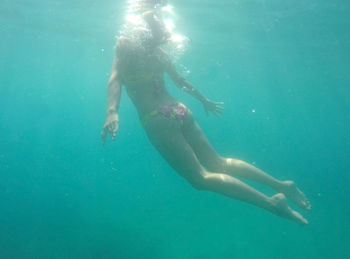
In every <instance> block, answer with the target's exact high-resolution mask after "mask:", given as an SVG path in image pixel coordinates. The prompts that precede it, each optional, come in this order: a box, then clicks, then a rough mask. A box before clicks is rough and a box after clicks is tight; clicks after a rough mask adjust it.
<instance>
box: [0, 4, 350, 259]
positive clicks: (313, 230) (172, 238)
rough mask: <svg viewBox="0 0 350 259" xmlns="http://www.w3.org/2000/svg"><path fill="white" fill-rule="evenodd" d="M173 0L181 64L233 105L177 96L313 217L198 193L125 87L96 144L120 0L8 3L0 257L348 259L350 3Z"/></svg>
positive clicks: (3, 43)
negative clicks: (148, 130) (164, 154)
mask: <svg viewBox="0 0 350 259" xmlns="http://www.w3.org/2000/svg"><path fill="white" fill-rule="evenodd" d="M172 4H173V5H174V7H175V13H176V15H177V16H176V17H177V18H176V24H177V27H178V30H179V31H181V32H182V33H183V34H185V35H187V36H188V37H189V38H190V39H191V44H190V48H189V49H188V51H187V52H186V53H185V55H183V56H182V57H181V58H180V60H179V61H178V67H179V69H180V70H182V71H184V70H186V68H187V69H189V70H190V73H189V75H188V79H189V80H190V81H191V82H192V83H193V84H194V85H195V86H196V87H197V88H198V89H200V90H201V91H202V92H203V93H204V94H205V95H207V96H208V97H210V98H212V99H214V100H218V101H224V102H225V113H224V115H223V116H222V117H221V118H219V119H218V118H215V117H213V116H211V117H206V116H205V113H204V111H203V109H202V107H201V105H200V104H199V103H198V102H197V101H196V100H194V99H191V98H190V97H188V96H185V95H184V93H181V92H179V91H178V90H177V89H176V88H175V87H174V86H173V85H172V84H171V83H170V82H169V85H168V88H169V90H170V92H171V93H173V94H174V95H175V96H176V97H178V98H179V99H180V100H182V101H183V102H185V103H186V105H187V106H189V107H190V108H191V110H192V111H193V113H194V115H195V118H196V119H197V121H198V122H199V124H200V125H201V127H202V129H203V130H204V131H205V133H206V135H207V136H208V138H209V139H210V140H211V141H212V143H213V145H214V146H215V148H216V149H217V150H218V151H219V152H220V153H221V154H223V155H231V156H234V157H238V158H240V159H244V160H246V161H248V162H251V163H254V164H255V165H256V166H258V167H259V168H262V169H264V170H266V171H267V172H269V173H271V174H272V175H274V176H276V177H278V178H281V179H293V180H295V181H296V182H297V183H298V185H299V186H300V188H301V189H302V190H303V191H304V192H305V193H306V195H307V196H308V198H309V200H310V201H311V203H312V211H311V212H308V213H304V212H303V215H305V217H306V218H307V219H308V220H309V222H310V224H309V226H307V227H301V226H299V225H297V224H295V223H292V222H289V221H286V220H284V219H280V218H278V217H276V216H274V215H271V214H269V213H267V212H265V211H262V210H261V209H258V208H255V207H253V206H251V205H247V204H243V203H241V202H238V201H233V200H230V199H228V198H223V197H221V196H219V195H216V194H213V193H208V192H198V191H196V190H194V189H192V188H191V186H190V185H189V184H188V183H187V182H185V181H184V180H183V179H182V178H181V177H179V176H178V175H177V174H176V173H175V172H174V171H173V170H172V169H171V168H170V167H169V166H168V165H167V164H166V163H165V162H164V161H163V160H162V158H161V157H160V156H159V155H158V153H157V152H156V151H155V150H154V149H153V147H152V146H151V145H150V144H149V142H148V140H147V138H146V136H145V133H144V132H143V130H142V128H141V126H140V125H139V122H138V118H137V115H136V111H135V109H134V108H133V106H132V104H131V102H130V100H129V98H128V97H127V96H126V94H125V92H124V95H123V96H122V102H121V106H120V130H119V132H118V136H117V138H116V140H115V142H114V143H111V142H108V143H107V145H106V146H105V147H102V145H101V140H100V137H99V134H100V131H101V129H102V126H103V123H104V120H105V109H106V84H107V80H108V75H109V72H110V67H111V63H112V58H113V44H114V42H115V35H117V34H118V30H119V28H120V26H121V24H122V22H123V14H124V11H125V8H124V7H125V3H124V1H112V0H105V1H92V0H85V1H68V0H57V1H43V0H41V1H39V0H30V1H25V0H2V1H1V2H0V33H1V38H0V205H1V208H0V258H170V259H172V258H205V259H206V258H239V259H241V258H242V259H245V258H257V259H264V258H269V259H271V258H277V259H279V258H283V259H292V258H293V259H294V258H317V259H320V258H337V259H343V258H350V248H349V246H348V241H349V239H350V226H349V224H350V223H349V212H350V205H349V204H350V203H349V195H350V191H349V187H348V183H349V181H350V177H349V167H350V162H349V157H350V139H349V135H348V133H349V132H350V126H349V125H350V123H349V119H350V115H349V111H350V109H349V108H350V102H349V98H350V90H349V87H350V84H349V83H350V73H349V68H350V54H349V53H350V52H349V51H350V34H349V33H348V31H349V25H350V18H349V12H350V4H349V2H348V1H342V0H335V1H331V2H330V1H324V0H323V1H315V0H307V1H301V0H298V1H289V2H281V1H276V0H272V1H261V0H253V1H242V0H237V1H228V0H224V1H209V0H202V1H199V0H195V1H185V0H178V1H173V3H172ZM254 186H255V187H258V188H259V189H260V190H263V191H264V192H266V193H267V194H272V193H273V192H272V191H271V190H269V189H267V188H264V187H261V186H259V185H254Z"/></svg>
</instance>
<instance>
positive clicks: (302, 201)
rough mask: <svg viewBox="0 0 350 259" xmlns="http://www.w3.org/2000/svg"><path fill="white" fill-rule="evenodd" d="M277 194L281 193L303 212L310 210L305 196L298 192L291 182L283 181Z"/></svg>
mask: <svg viewBox="0 0 350 259" xmlns="http://www.w3.org/2000/svg"><path fill="white" fill-rule="evenodd" d="M278 192H281V193H283V194H284V195H286V197H287V198H288V199H289V200H291V201H292V202H294V203H295V204H296V205H298V206H299V207H300V208H303V209H305V210H310V209H311V204H310V202H309V201H308V200H307V199H306V196H305V194H304V193H303V192H302V191H300V190H299V188H298V187H297V186H296V185H295V183H294V182H293V181H283V182H282V186H281V188H279V189H278Z"/></svg>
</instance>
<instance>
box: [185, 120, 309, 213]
mask: <svg viewBox="0 0 350 259" xmlns="http://www.w3.org/2000/svg"><path fill="white" fill-rule="evenodd" d="M182 130H183V135H184V136H185V138H186V140H187V142H188V143H189V144H190V146H191V147H192V149H193V151H194V152H195V154H196V156H197V157H198V159H199V161H200V163H201V164H203V165H204V166H205V167H206V168H207V169H208V170H210V171H216V172H222V173H225V174H229V175H232V176H235V177H242V178H245V179H248V180H252V181H255V182H258V183H261V184H264V185H267V186H269V187H271V188H273V189H274V190H275V191H277V192H281V193H283V194H285V195H286V196H287V198H289V199H290V200H291V201H293V202H294V203H296V204H297V205H298V206H300V207H301V208H303V209H307V210H308V209H310V203H309V202H308V200H307V199H306V197H305V195H304V194H303V193H302V192H301V191H300V190H299V188H297V187H296V185H295V183H294V182H293V181H280V180H278V179H276V178H274V177H272V176H271V175H269V174H267V173H265V172H264V171H262V170H260V169H258V168H256V167H255V166H253V165H250V164H249V163H247V162H244V161H242V160H238V159H234V158H223V157H221V156H220V155H219V154H217V152H216V151H215V149H214V148H213V147H212V145H211V144H210V142H209V141H208V139H207V138H206V137H205V135H204V133H203V132H202V130H201V129H200V127H199V125H198V124H197V123H196V121H195V120H194V119H193V117H192V115H191V114H190V113H189V114H188V116H187V117H186V119H185V123H184V125H183V127H182Z"/></svg>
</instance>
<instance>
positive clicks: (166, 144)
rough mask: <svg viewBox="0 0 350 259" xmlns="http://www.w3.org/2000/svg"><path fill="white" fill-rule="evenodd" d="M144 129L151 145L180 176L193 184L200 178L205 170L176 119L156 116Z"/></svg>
mask: <svg viewBox="0 0 350 259" xmlns="http://www.w3.org/2000/svg"><path fill="white" fill-rule="evenodd" d="M145 130H146V133H147V136H148V138H149V140H150V141H151V143H152V144H153V146H154V147H155V148H156V149H157V150H158V152H159V153H160V154H161V156H162V157H163V158H164V159H165V160H166V161H167V162H168V164H169V165H170V166H171V167H172V168H174V169H175V170H176V171H177V172H178V173H179V174H180V175H181V176H183V177H184V178H186V179H187V180H188V181H189V182H190V183H191V184H193V185H195V184H196V183H197V182H198V181H200V180H201V179H202V176H203V174H204V173H205V170H204V168H203V167H202V166H201V164H200V163H199V161H198V159H197V157H196V155H195V153H194V152H193V150H192V147H191V146H190V145H189V144H188V143H187V141H186V139H185V138H184V136H183V134H182V130H181V125H180V124H179V122H178V121H176V120H173V119H169V118H164V117H162V116H156V117H153V118H152V119H150V121H149V122H148V123H147V126H146V128H145Z"/></svg>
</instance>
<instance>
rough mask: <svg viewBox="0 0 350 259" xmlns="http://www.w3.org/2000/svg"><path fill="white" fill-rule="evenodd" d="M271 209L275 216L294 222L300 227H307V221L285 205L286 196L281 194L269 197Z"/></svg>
mask: <svg viewBox="0 0 350 259" xmlns="http://www.w3.org/2000/svg"><path fill="white" fill-rule="evenodd" d="M271 200H272V204H273V209H272V212H273V213H274V214H276V215H277V216H280V217H283V218H286V219H289V220H293V221H296V222H297V223H299V224H301V225H307V224H308V221H307V220H306V219H305V218H304V217H303V216H302V215H301V214H300V213H299V212H297V211H295V210H292V209H291V208H290V207H289V206H288V203H287V199H286V196H284V194H283V193H277V194H275V195H273V196H272V197H271Z"/></svg>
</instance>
